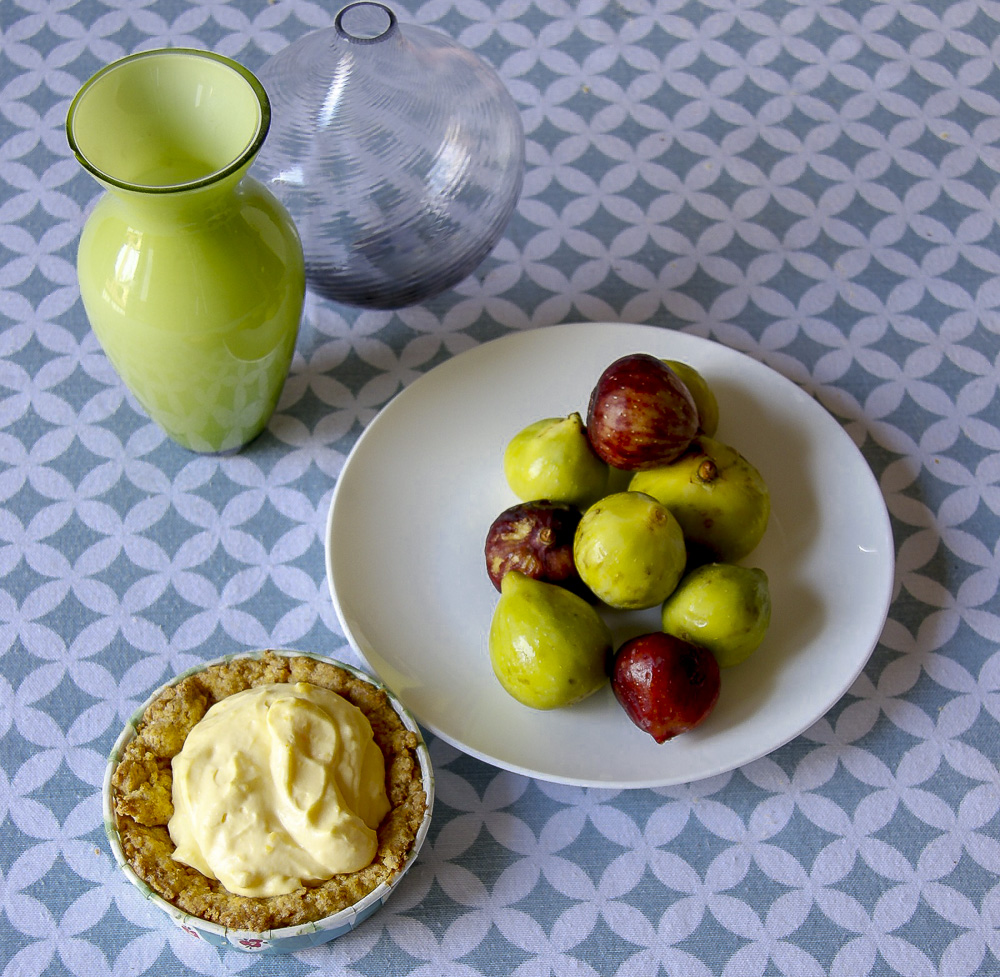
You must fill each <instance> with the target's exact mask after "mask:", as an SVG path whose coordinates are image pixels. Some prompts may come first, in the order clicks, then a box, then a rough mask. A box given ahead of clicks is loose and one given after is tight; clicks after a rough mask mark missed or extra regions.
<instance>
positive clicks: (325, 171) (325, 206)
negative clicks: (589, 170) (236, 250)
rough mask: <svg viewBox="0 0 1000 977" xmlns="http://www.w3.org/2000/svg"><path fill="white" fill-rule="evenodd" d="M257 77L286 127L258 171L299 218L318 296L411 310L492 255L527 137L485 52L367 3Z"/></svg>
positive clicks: (519, 175)
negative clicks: (477, 52)
mask: <svg viewBox="0 0 1000 977" xmlns="http://www.w3.org/2000/svg"><path fill="white" fill-rule="evenodd" d="M258 74H259V77H260V79H261V81H262V82H263V84H264V86H265V88H266V89H267V91H268V95H269V97H270V100H271V103H272V105H273V106H274V124H273V126H272V131H271V136H270V138H269V139H268V142H267V145H266V146H265V147H264V148H263V150H262V151H261V154H260V157H259V158H258V160H257V162H256V164H255V165H254V169H253V170H252V172H253V173H254V174H256V175H258V176H259V178H260V179H261V181H262V182H263V183H264V184H265V185H266V186H267V187H268V188H269V189H271V190H272V191H273V192H274V193H275V194H276V195H277V196H278V198H279V199H280V200H281V201H282V202H283V203H284V204H285V206H286V207H287V208H288V210H289V211H290V213H291V214H292V217H293V218H294V220H295V222H296V225H297V226H298V230H299V233H300V235H301V237H302V243H303V248H304V250H305V256H306V275H307V280H308V284H309V287H310V288H311V289H312V290H313V291H314V292H316V293H318V294H320V295H323V296H325V297H327V298H330V299H333V300H335V301H338V302H343V303H346V304H349V305H356V306H361V307H371V308H383V309H391V308H398V307H402V306H406V305H412V304H415V303H417V302H421V301H423V300H425V299H428V298H430V297H432V296H434V295H436V294H437V293H439V292H441V291H443V290H444V289H446V288H449V287H451V286H452V285H454V284H456V283H457V282H459V281H460V280H461V279H462V278H464V277H465V276H467V275H468V274H470V273H471V272H472V271H473V270H474V269H475V268H476V266H477V265H479V264H480V262H481V261H482V260H483V258H485V257H486V255H487V254H488V253H489V252H490V251H491V250H492V249H493V247H494V245H495V244H496V243H497V241H498V240H499V238H500V236H501V234H502V233H503V231H504V229H505V228H506V226H507V223H508V221H509V219H510V217H511V215H512V213H513V211H514V208H515V207H516V205H517V201H518V198H519V196H520V192H521V186H522V182H523V176H524V130H523V126H522V123H521V118H520V114H519V112H518V110H517V107H516V105H515V103H514V100H513V98H512V97H511V95H510V93H509V92H508V91H507V89H506V88H505V87H504V85H503V82H502V81H501V79H500V77H499V76H498V75H497V74H496V72H495V71H494V70H493V68H492V67H490V66H489V65H488V64H486V62H484V61H483V60H482V59H480V58H479V57H478V56H477V55H475V54H474V53H473V52H471V51H469V50H468V49H467V48H465V47H463V46H461V45H459V44H457V43H456V42H455V41H453V40H451V39H450V38H448V37H446V36H445V35H444V34H441V33H440V32H438V31H434V30H430V29H429V28H426V27H420V26H417V25H412V24H405V25H403V24H400V23H398V22H397V20H396V17H395V14H394V13H393V12H392V11H391V10H390V9H389V8H388V7H385V6H384V5H382V4H379V3H371V2H366V0H363V2H360V3H352V4H349V5H348V6H346V7H344V8H343V9H342V10H341V11H340V12H339V13H338V14H337V16H336V18H335V20H334V23H333V25H332V26H330V27H327V28H321V29H319V30H316V31H312V32H311V33H309V34H306V35H304V36H303V37H301V38H299V39H298V40H296V41H293V42H292V43H291V44H289V45H288V46H287V47H286V48H284V49H283V50H282V51H279V52H278V53H277V54H275V55H274V56H272V57H271V58H269V59H268V61H267V62H266V63H265V64H264V65H263V66H262V67H261V68H260V69H259V72H258Z"/></svg>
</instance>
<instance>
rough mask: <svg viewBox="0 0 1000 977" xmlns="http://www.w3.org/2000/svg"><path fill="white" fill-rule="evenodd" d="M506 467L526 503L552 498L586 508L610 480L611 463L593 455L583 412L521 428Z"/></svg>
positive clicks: (511, 443)
mask: <svg viewBox="0 0 1000 977" xmlns="http://www.w3.org/2000/svg"><path fill="white" fill-rule="evenodd" d="M503 470H504V475H505V476H506V478H507V484H508V485H509V486H510V488H511V490H512V491H513V493H514V494H515V495H516V496H517V497H518V498H519V499H521V500H522V501H523V502H528V501H532V500H535V499H547V500H549V501H551V502H569V503H571V504H572V505H578V506H580V507H581V508H585V507H586V506H588V505H590V503H591V502H594V501H595V500H596V499H599V498H600V497H601V496H602V495H603V494H604V492H605V490H606V488H607V484H608V466H607V465H606V464H605V463H604V462H603V461H601V459H600V458H598V457H597V455H596V454H594V451H593V449H592V448H591V446H590V442H589V441H588V440H587V432H586V429H585V428H584V425H583V419H582V418H581V417H580V415H579V414H578V413H572V414H570V415H568V416H567V417H546V418H544V419H543V420H540V421H535V422H534V423H533V424H529V425H528V426H527V427H526V428H524V429H523V430H521V431H518V433H517V434H515V435H514V437H513V438H511V440H510V441H509V442H508V443H507V447H506V448H505V449H504V455H503Z"/></svg>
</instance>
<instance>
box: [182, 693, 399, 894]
mask: <svg viewBox="0 0 1000 977" xmlns="http://www.w3.org/2000/svg"><path fill="white" fill-rule="evenodd" d="M172 768H173V788H172V791H173V806H174V813H173V816H172V817H171V818H170V822H169V825H168V830H169V832H170V837H171V839H172V840H173V842H174V845H175V846H176V852H175V853H174V856H173V857H174V858H176V859H177V860H178V861H181V862H183V863H185V864H187V865H190V866H191V867H192V868H195V869H197V870H198V871H199V872H201V873H202V874H203V875H206V876H208V877H209V878H214V879H218V880H219V881H220V882H221V883H222V884H223V885H224V886H225V887H226V889H228V890H229V891H230V892H232V893H235V894H236V895H243V896H273V895H282V894H284V893H288V892H293V891H295V890H296V889H298V888H300V887H301V886H302V885H310V884H316V883H318V882H321V881H323V880H325V879H329V878H331V877H332V876H334V875H337V874H340V873H345V872H356V871H358V870H359V869H362V868H364V867H365V866H366V865H368V864H369V863H370V862H371V861H372V859H373V858H374V855H375V851H376V849H377V846H378V839H377V836H376V832H375V829H376V828H377V827H378V825H379V823H380V822H381V820H382V818H383V817H384V816H385V814H386V812H387V811H388V810H389V807H390V804H389V800H388V798H387V796H386V791H385V761H384V758H383V756H382V752H381V750H379V748H378V745H377V744H376V743H375V741H374V738H373V736H372V729H371V725H370V724H369V722H368V720H367V718H366V717H365V715H364V713H362V712H361V710H360V709H358V708H357V707H356V706H354V705H352V704H351V703H349V702H348V701H347V700H346V699H344V698H343V697H342V696H340V695H338V694H337V693H335V692H331V691H330V690H329V689H324V688H320V687H318V686H314V685H310V684H308V683H305V682H299V683H297V684H295V685H290V684H287V683H277V684H273V685H261V686H255V687H253V688H249V689H246V690H245V691H243V692H238V693H236V694H234V695H230V696H227V697H226V698H224V699H221V700H220V701H218V702H217V703H216V704H215V705H213V706H212V707H211V708H210V709H209V710H208V712H207V713H205V715H204V717H203V718H202V719H201V720H200V721H199V722H198V723H196V724H195V726H194V727H193V728H192V729H191V731H190V733H189V734H188V736H187V739H186V740H185V743H184V748H183V749H182V750H181V752H180V753H179V754H177V756H175V757H174V758H173V761H172Z"/></svg>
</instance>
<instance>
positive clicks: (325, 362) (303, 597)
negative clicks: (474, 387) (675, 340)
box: [0, 0, 1000, 977]
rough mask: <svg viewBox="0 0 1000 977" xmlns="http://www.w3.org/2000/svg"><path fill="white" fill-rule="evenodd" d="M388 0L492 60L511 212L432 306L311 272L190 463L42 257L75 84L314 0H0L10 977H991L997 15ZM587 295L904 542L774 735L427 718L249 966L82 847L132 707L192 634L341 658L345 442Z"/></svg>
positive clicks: (97, 817) (579, 311)
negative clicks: (246, 421)
mask: <svg viewBox="0 0 1000 977" xmlns="http://www.w3.org/2000/svg"><path fill="white" fill-rule="evenodd" d="M395 9H396V11H397V13H398V14H399V16H400V19H401V20H402V21H403V22H404V23H405V22H407V21H409V22H414V23H419V24H424V25H427V26H430V27H433V28H436V29H438V30H441V31H443V32H445V33H447V34H449V35H450V36H452V37H454V38H455V39H457V40H458V41H460V42H461V43H463V44H465V45H467V46H468V47H470V48H472V49H474V50H475V51H477V52H478V53H479V54H480V55H481V56H483V57H484V58H485V59H487V60H488V61H489V62H490V63H491V64H493V65H494V66H495V67H496V68H497V70H498V71H499V73H500V74H501V76H502V77H503V79H504V80H505V82H506V83H507V85H508V86H509V88H510V91H511V92H512V94H513V96H514V98H515V100H516V102H517V104H518V106H519V107H520V109H521V111H522V113H523V119H524V125H525V130H526V135H527V172H526V177H525V184H524V191H523V196H522V198H521V200H520V204H519V206H518V209H517V212H516V214H515V216H514V218H513V220H512V222H511V223H510V225H509V227H508V229H507V232H506V235H505V236H504V238H503V240H502V241H501V242H500V244H499V245H498V246H497V248H496V249H495V251H494V252H493V254H492V255H491V256H490V257H489V258H488V259H487V260H486V261H485V262H484V264H483V265H482V266H481V267H480V268H479V269H478V270H477V271H476V273H475V274H474V275H472V276H471V277H469V278H468V279H467V280H465V281H464V282H462V283H461V284H460V285H459V286H457V287H455V288H454V289H452V290H451V291H449V292H447V293H445V294H443V295H441V296H439V297H437V298H436V299H434V300H432V301H429V302H427V303H425V304H423V305H420V306H417V307H414V308H409V309H405V310H402V311H398V312H371V311H359V310H356V309H352V308H347V307H340V306H337V305H335V304H333V303H331V302H329V301H326V300H318V299H313V298H310V299H309V300H308V301H307V306H306V313H305V318H304V322H303V326H302V331H301V335H300V339H299V343H298V347H297V352H296V356H295V360H294V363H293V366H292V369H291V375H290V376H289V379H288V382H287V385H286V387H285V390H284V394H283V397H282V400H281V403H280V405H279V408H278V411H277V413H276V415H275V416H274V418H273V420H272V422H271V424H270V426H269V428H268V430H267V431H266V432H265V434H264V435H263V436H262V437H261V438H260V439H259V440H258V441H257V442H255V443H254V444H253V445H252V446H250V447H249V448H248V449H246V450H245V451H243V452H241V453H240V454H238V455H235V456H233V457H226V458H214V457H199V456H196V455H193V454H191V453H188V452H186V451H185V450H183V449H181V448H179V447H177V446H176V445H174V444H173V443H171V442H169V441H168V440H166V439H165V438H164V437H163V436H162V435H161V433H160V432H159V430H158V429H157V428H155V427H154V426H153V425H152V424H151V423H150V422H149V421H148V420H147V418H146V417H145V415H144V414H143V413H142V411H141V410H140V409H139V408H138V406H137V405H136V403H135V402H134V401H133V400H132V399H131V397H130V396H129V395H128V394H127V393H126V392H125V390H124V389H123V386H122V384H121V383H120V381H119V380H118V378H117V376H116V375H115V374H114V372H113V371H112V369H111V368H110V366H109V364H108V362H107V360H106V359H105V357H104V355H103V354H102V352H101V351H100V349H99V347H98V344H97V342H96V340H95V338H94V336H93V334H92V333H91V331H90V329H89V327H88V324H87V321H86V319H85V316H84V312H83V308H82V306H81V304H80V300H79V291H78V287H77V281H76V276H75V270H74V258H75V250H76V243H77V239H78V236H79V232H80V229H81V226H82V223H83V220H84V217H85V214H86V213H87V211H88V208H89V207H90V206H91V205H92V204H93V203H94V202H95V200H96V199H97V196H98V194H99V192H100V191H99V188H98V187H97V185H96V184H95V183H94V181H93V180H92V179H91V178H90V177H89V176H88V175H86V174H85V173H84V172H83V171H82V170H81V169H80V167H79V166H78V164H77V163H76V162H75V160H74V159H73V158H72V156H71V154H70V152H69V150H68V147H67V144H66V139H65V135H64V130H63V124H64V119H65V115H66V110H67V107H68V105H69V101H70V99H71V97H72V95H73V94H74V93H75V91H76V89H77V88H78V87H79V85H80V84H81V83H82V82H83V81H84V80H85V79H86V78H87V77H89V76H90V75H91V74H92V73H93V72H94V71H95V70H96V69H97V68H99V67H100V66H101V65H103V64H104V63H106V62H108V61H111V60H113V59H115V58H117V57H119V56H121V55H123V54H126V53H128V52H131V51H135V50H138V49H143V48H148V47H154V46H161V45H187V46H196V47H208V48H212V49H214V50H216V51H219V52H222V53H224V54H228V55H230V56H232V57H235V58H236V59H238V60H240V61H242V62H243V63H244V64H246V65H247V66H248V67H250V68H252V69H253V68H256V67H258V66H259V65H261V64H262V63H263V61H264V60H265V58H266V57H267V56H268V55H270V54H271V53H273V52H275V51H277V50H279V49H280V48H281V47H282V46H283V45H285V44H286V43H288V42H289V41H290V40H291V39H293V38H296V37H298V36H300V35H301V34H303V33H304V32H306V31H308V30H312V29H314V28H317V27H320V26H326V25H328V24H329V23H330V22H331V20H332V17H333V14H334V13H335V12H336V6H335V5H334V4H333V3H320V2H310V0H231V2H225V0H205V2H203V3H195V2H190V3H186V2H181V0H78V2H74V0H61V2H57V0H0V138H2V144H0V319H2V332H0V501H2V509H0V760H2V769H0V825H2V831H0V974H2V975H3V977H14V975H16V977H29V975H36V974H38V975H41V974H44V975H51V977H55V975H62V974H78V975H81V977H82V975H86V977H94V975H104V974H108V975H125V974H151V975H152V974H167V973H169V974H181V973H184V974H189V973H190V974H247V975H251V974H253V975H257V974H288V975H293V974H294V975H299V974H303V975H304V974H317V975H318V974H350V975H376V974H378V975H381V974H394V975H404V974H421V975H424V974H426V975H441V974H448V975H456V977H458V975H477V974H518V975H523V977H528V975H539V977H542V975H548V974H553V975H570V974H572V975H574V977H576V975H584V974H608V975H611V974H614V975H619V977H630V975H644V977H645V975H656V974H669V975H671V977H674V975H685V977H701V975H709V974H717V975H723V974H724V975H732V977H751V975H777V974H789V975H795V977H808V975H819V974H828V975H843V977H861V975H865V974H878V975H883V974H901V975H902V974H905V975H908V977H926V975H931V974H941V975H947V977H961V975H971V974H979V975H985V974H995V973H997V972H998V970H1000V886H998V877H997V873H998V872H1000V840H998V837H997V835H998V827H1000V776H998V772H997V757H998V752H1000V737H998V718H1000V649H998V642H1000V604H998V601H997V587H998V574H1000V551H998V537H1000V395H998V390H997V388H998V383H1000V364H998V352H1000V312H998V307H1000V257H998V252H1000V228H998V226H997V218H998V214H1000V146H998V143H1000V65H998V58H1000V53H998V52H1000V3H996V2H992V0H976V2H972V0H954V2H952V0H921V2H908V0H885V2H870V0H840V2H837V0H579V2H577V0H495V2H493V0H490V2H487V0H396V3H395ZM579 320H594V321H608V322H635V323H648V324H653V325H655V326H658V327H661V328H662V329H664V330H680V331H685V332H690V333H694V334H697V335H699V336H704V337H709V338H711V339H713V340H716V341H719V342H721V343H723V344H725V345H727V346H730V347H732V348H734V349H737V350H740V351H742V352H745V353H747V354H749V355H750V356H751V357H753V358H755V359H757V360H759V361H761V362H763V363H765V364H767V365H769V366H770V367H772V368H773V369H774V370H776V371H777V372H779V373H781V374H783V375H785V376H786V377H788V378H790V379H791V380H792V381H794V382H795V383H797V384H799V385H800V386H801V387H803V388H804V389H805V390H807V391H808V392H809V393H810V394H812V395H813V396H814V397H815V398H816V399H817V400H818V401H819V402H820V403H821V404H822V405H823V406H824V407H825V408H826V409H827V410H828V411H829V412H830V413H831V414H832V415H833V416H834V417H835V418H836V419H837V420H838V421H839V422H840V423H841V424H842V426H843V427H844V428H845V429H846V431H847V432H848V433H849V434H850V436H851V438H853V440H854V441H855V443H856V444H857V445H858V447H859V449H860V450H861V452H862V453H863V455H864V457H865V459H866V460H867V461H868V463H869V464H870V465H871V467H872V469H873V471H874V473H875V475H876V477H877V479H878V482H879V484H880V486H881V490H882V492H883V494H884V497H885V500H886V503H887V505H888V509H889V512H890V514H891V518H892V525H893V532H894V535H895V543H896V584H895V591H894V595H893V601H892V604H891V607H890V610H889V618H888V622H887V624H886V626H885V629H884V632H883V633H882V636H881V639H880V641H879V643H878V645H877V647H876V648H875V650H874V653H873V654H872V656H871V659H870V661H869V662H868V664H867V666H866V667H865V669H864V671H863V673H862V674H861V675H860V677H859V678H858V679H857V680H856V682H855V683H854V684H853V686H852V687H851V689H850V690H849V691H848V693H847V694H846V695H845V696H844V697H843V698H842V700H841V701H839V702H838V703H837V704H836V705H835V706H834V707H833V708H832V709H831V710H830V711H829V713H828V714H827V715H825V716H823V717H822V718H820V719H819V720H818V721H816V722H815V724H814V725H813V726H811V728H809V729H807V730H806V731H805V732H804V733H803V734H802V735H801V736H799V737H798V738H796V739H795V740H794V741H792V742H791V743H789V744H787V745H786V746H783V747H782V748H780V749H778V750H777V751H775V752H774V753H772V754H771V755H769V756H766V757H765V758H763V759H760V760H758V761H756V762H753V763H750V764H749V765H747V766H745V767H743V768H740V769H737V770H734V771H732V772H730V773H727V774H725V775H722V776H717V777H715V778H712V779H708V780H702V781H699V782H695V783H692V784H690V785H686V786H679V787H670V788H660V789H642V790H625V791H618V790H597V789H584V788H575V787H572V786H560V785H554V784H551V783H546V782H542V781H538V780H533V779H530V778H528V777H524V776H520V775H515V774H513V773H509V772H505V771H503V770H501V769H498V768H496V767H493V766H491V765H488V764H486V763H483V762H480V761H478V760H475V759H472V758H470V757H468V756H466V755H463V754H462V753H461V752H460V751H459V750H457V749H455V748H453V747H452V746H450V745H448V744H447V743H444V742H442V741H440V740H438V739H436V738H434V737H433V736H430V737H429V741H430V747H431V753H432V756H433V760H434V763H435V765H436V774H437V792H438V793H437V805H436V812H435V821H434V824H433V826H432V830H431V833H430V836H429V838H428V841H427V844H426V847H425V849H424V851H423V854H422V857H421V859H420V861H419V864H418V866H417V867H416V868H415V869H414V870H413V872H412V873H411V874H409V875H408V876H407V877H406V879H405V880H404V884H403V885H402V887H401V888H400V890H399V891H398V893H397V894H396V895H395V896H394V898H393V900H391V901H390V903H389V904H388V906H387V907H386V908H385V909H384V910H383V911H382V912H381V913H379V914H377V915H376V916H375V917H373V918H372V919H370V920H369V921H368V922H366V923H365V924H364V925H363V926H362V927H361V928H359V929H358V930H357V931H356V932H355V933H354V934H352V935H350V936H349V937H345V938H343V939H342V940H340V941H338V942H336V943H334V944H332V945H329V946H327V947H324V948H319V949H316V950H312V951H309V952H303V953H299V954H296V955H294V956H285V957H267V958H266V957H261V956H255V955H253V954H246V953H241V952H239V951H236V950H232V951H227V952H220V951H217V950H215V949H212V948H211V947H209V946H207V945H206V944H204V943H201V942H199V941H197V940H195V939H192V938H191V937H190V936H188V935H187V934H185V933H184V932H182V931H180V930H179V929H175V928H174V927H173V926H171V925H170V924H169V923H167V922H166V921H165V920H164V919H163V918H161V917H159V916H158V915H157V914H156V913H155V912H154V911H152V910H151V909H150V908H149V907H148V906H147V905H146V904H145V903H144V902H143V901H142V900H140V899H139V898H137V897H136V893H135V891H134V890H133V889H131V888H130V887H129V886H128V885H127V884H126V883H125V882H124V881H123V879H122V877H121V876H120V874H119V873H118V872H117V871H116V869H115V867H114V864H113V862H112V859H111V855H110V853H109V850H108V847H107V844H106V841H105V839H104V834H103V830H102V825H101V809H100V782H101V777H102V773H103V769H104V764H105V757H106V754H107V752H108V749H109V747H110V746H111V744H112V742H113V741H114V739H115V737H116V735H117V734H118V732H119V730H120V729H121V727H122V725H123V723H124V722H125V720H126V719H127V717H128V716H129V715H130V714H131V713H132V711H133V710H134V708H135V707H136V706H137V705H138V704H139V703H140V702H141V701H142V700H143V699H144V698H145V697H146V696H147V695H148V693H149V692H150V690H151V689H153V688H154V687H155V686H156V685H158V684H159V683H161V682H163V681H164V680H166V679H167V678H168V677H170V676H172V675H174V674H176V673H177V672H179V671H181V670H183V669H185V668H187V667H189V666H191V665H192V664H195V663H197V662H198V661H200V660H203V659H205V658H208V657H214V656H216V655H218V654H221V653H226V652H230V651H239V650H243V649H247V648H256V647H264V646H280V647H292V648H308V649H310V650H312V651H316V652H320V653H325V654H330V655H333V656H335V657H340V658H344V659H346V660H349V661H354V662H359V661H360V659H359V658H358V656H357V655H356V654H355V653H354V652H353V651H352V650H351V648H350V646H349V645H348V644H347V643H346V642H345V640H344V638H343V636H342V632H341V629H340V626H339V624H338V622H337V619H336V615H335V613H334V610H333V606H332V602H331V597H330V594H329V591H328V588H327V584H326V581H325V578H324V523H325V520H326V516H327V512H328V508H329V505H330V500H331V496H332V492H333V489H334V486H335V484H336V482H337V478H338V474H339V473H340V471H341V469H342V466H343V464H344V461H345V458H346V457H347V454H348V452H349V451H350V449H351V447H352V445H353V444H354V443H355V442H356V440H357V438H358V436H359V434H360V433H361V432H362V431H363V430H364V428H365V427H366V425H367V424H369V422H370V421H371V420H372V419H373V418H374V417H375V415H376V414H377V413H378V411H379V410H380V408H382V407H383V406H384V405H385V404H386V403H387V402H389V401H390V399H391V398H392V397H393V396H394V395H395V394H396V393H397V392H399V391H400V390H401V389H403V388H404V387H406V386H407V385H408V384H409V383H410V382H411V381H413V380H414V379H415V378H417V377H419V376H420V375H421V374H423V373H425V372H426V371H428V370H429V369H431V368H432V367H433V366H435V365H436V364H438V363H440V362H441V361H442V360H444V359H447V358H448V357H450V356H452V355H454V354H456V353H459V352H461V351H463V350H466V349H468V348H470V347H472V346H474V345H476V344H479V343H482V342H484V341H486V340H488V339H490V338H493V337H495V336H498V335H502V334H505V333H509V332H512V331H515V330H528V329H534V328H538V327H544V326H546V325H550V324H555V323H561V322H572V321H579ZM831 585H835V581H834V580H831Z"/></svg>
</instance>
